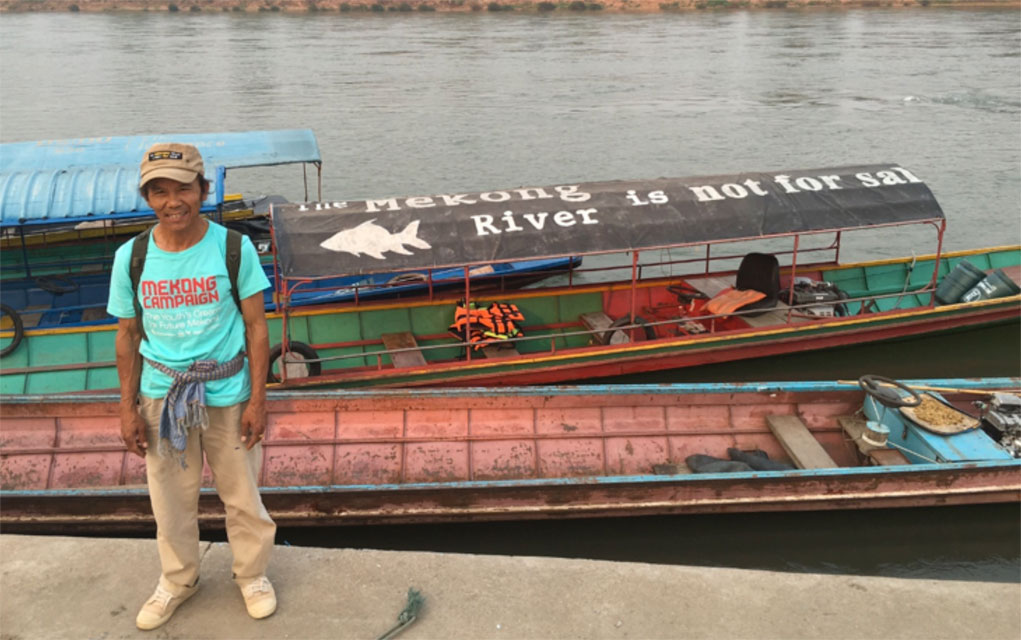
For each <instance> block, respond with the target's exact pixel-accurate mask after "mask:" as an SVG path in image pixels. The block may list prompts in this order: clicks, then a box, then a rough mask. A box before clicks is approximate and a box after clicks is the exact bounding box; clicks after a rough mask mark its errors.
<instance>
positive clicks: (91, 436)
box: [5, 416, 124, 448]
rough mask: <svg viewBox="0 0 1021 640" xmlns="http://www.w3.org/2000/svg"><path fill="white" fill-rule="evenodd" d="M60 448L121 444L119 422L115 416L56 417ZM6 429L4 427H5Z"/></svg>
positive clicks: (122, 441)
mask: <svg viewBox="0 0 1021 640" xmlns="http://www.w3.org/2000/svg"><path fill="white" fill-rule="evenodd" d="M57 428H58V429H59V431H60V446H61V447H62V448H74V447H98V446H103V445H122V444H123V443H124V440H122V439H121V423H120V420H119V419H118V418H117V417H116V416H96V417H93V416H90V417H63V418H57ZM5 430H6V429H5Z"/></svg>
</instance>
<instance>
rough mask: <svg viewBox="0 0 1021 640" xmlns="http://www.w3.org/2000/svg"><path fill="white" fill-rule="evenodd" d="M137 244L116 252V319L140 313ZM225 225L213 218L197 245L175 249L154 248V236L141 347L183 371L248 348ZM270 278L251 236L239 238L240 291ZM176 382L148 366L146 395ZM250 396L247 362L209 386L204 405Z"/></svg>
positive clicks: (112, 306)
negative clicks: (133, 267) (134, 264)
mask: <svg viewBox="0 0 1021 640" xmlns="http://www.w3.org/2000/svg"><path fill="white" fill-rule="evenodd" d="M131 243H132V241H131V240H129V241H128V242H126V243H124V244H123V245H121V246H120V247H119V248H118V249H117V253H116V255H115V256H114V260H113V273H112V274H111V277H110V300H109V302H108V303H107V306H106V310H107V312H108V313H109V314H110V315H112V316H115V317H117V318H133V317H135V307H134V303H133V300H132V299H133V294H132V291H131V275H130V263H131ZM226 243H227V229H226V228H225V227H223V226H221V225H218V224H216V223H214V222H210V223H209V226H208V228H207V229H206V234H205V235H204V236H203V237H202V240H200V241H199V242H198V243H197V244H195V245H194V246H192V247H189V248H188V249H185V250H184V251H179V252H176V253H171V252H168V251H163V250H162V249H160V248H159V247H157V246H156V242H155V241H154V240H153V237H152V234H149V249H148V252H147V254H146V257H145V267H144V268H143V269H142V277H141V278H140V280H139V285H138V301H139V303H140V304H141V305H142V324H143V326H144V328H145V334H146V339H144V340H142V346H141V349H140V351H141V352H142V355H143V356H145V357H146V358H149V359H151V360H154V361H156V362H159V363H162V364H164V365H166V366H168V367H171V368H173V369H178V370H180V371H184V370H185V369H187V368H188V367H189V366H191V365H192V364H193V363H194V362H196V361H198V360H216V361H217V362H225V361H227V360H230V359H231V358H233V357H234V356H236V355H237V354H238V352H240V351H242V350H243V349H244V348H245V324H244V320H243V318H242V317H241V311H240V310H239V309H238V307H237V305H236V304H234V298H233V296H232V295H231V290H230V277H229V276H228V275H227V264H226V253H227V246H226ZM268 286H269V279H267V278H266V274H265V272H264V271H263V269H262V265H261V264H260V263H259V255H258V253H257V252H256V250H255V247H254V246H253V245H252V241H251V240H250V239H249V238H248V237H247V236H243V237H242V240H241V268H240V270H239V272H238V293H239V296H240V299H241V300H244V299H245V298H247V297H249V296H252V295H255V294H257V293H260V292H261V291H262V290H264V289H265V288H267V287H268ZM172 382H173V380H172V379H171V378H170V376H168V375H166V374H164V373H160V372H159V371H156V370H155V369H153V368H152V367H151V366H149V365H148V363H144V361H143V365H142V384H141V390H140V391H141V393H142V395H144V396H147V397H150V398H162V397H164V396H166V395H167V390H168V389H170V385H171V383H172ZM251 393H252V387H251V379H250V374H249V370H248V361H247V359H246V360H245V365H244V367H243V368H242V370H241V371H240V372H239V373H237V374H236V375H234V376H231V377H230V378H224V379H223V380H211V381H209V382H207V383H206V404H207V405H209V406H211V407H226V406H230V405H232V404H237V403H239V402H243V401H245V400H247V399H248V398H249V397H250V396H251Z"/></svg>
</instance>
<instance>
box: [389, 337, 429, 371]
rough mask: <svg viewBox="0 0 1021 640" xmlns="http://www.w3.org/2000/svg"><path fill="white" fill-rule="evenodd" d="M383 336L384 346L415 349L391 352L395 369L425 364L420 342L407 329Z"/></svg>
mask: <svg viewBox="0 0 1021 640" xmlns="http://www.w3.org/2000/svg"><path fill="white" fill-rule="evenodd" d="M381 338H382V339H383V346H385V347H386V348H387V349H414V351H395V352H394V353H391V354H390V360H391V362H393V363H394V368H395V369H404V368H407V367H424V366H425V356H423V355H422V351H421V349H419V347H418V342H417V341H416V340H415V336H413V335H411V333H409V332H407V331H402V332H401V333H384V334H383V335H382V336H381Z"/></svg>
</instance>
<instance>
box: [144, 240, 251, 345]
mask: <svg viewBox="0 0 1021 640" xmlns="http://www.w3.org/2000/svg"><path fill="white" fill-rule="evenodd" d="M151 233H152V227H149V228H148V229H146V230H145V231H143V232H142V233H140V234H138V235H137V236H135V239H134V240H132V241H131V265H130V268H129V271H128V273H129V274H130V276H131V293H132V295H133V297H132V302H133V303H134V305H135V317H136V318H138V328H139V330H140V331H141V332H142V339H143V340H145V339H146V336H145V327H144V326H143V324H142V304H141V303H140V302H139V301H138V285H139V281H140V280H141V279H142V269H143V268H145V254H146V253H148V251H149V235H150V234H151ZM224 260H225V261H226V263H227V277H229V278H230V293H231V296H233V298H234V304H236V305H237V306H238V311H241V298H240V297H239V295H238V272H239V271H240V270H241V233H240V232H239V231H235V230H234V229H227V253H226V254H225V255H224Z"/></svg>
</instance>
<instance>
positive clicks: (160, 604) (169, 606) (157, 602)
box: [135, 582, 199, 631]
mask: <svg viewBox="0 0 1021 640" xmlns="http://www.w3.org/2000/svg"><path fill="white" fill-rule="evenodd" d="M198 590H199V585H198V583H197V582H196V583H195V585H194V586H191V587H187V588H186V589H185V590H184V592H182V593H181V595H177V596H175V595H174V594H172V593H170V592H169V591H167V590H166V589H164V588H163V585H161V584H157V585H156V591H154V592H153V594H152V596H150V598H149V599H148V600H147V601H146V603H145V604H144V605H142V609H141V610H140V611H139V612H138V616H137V617H136V618H135V626H137V627H138V628H139V629H141V630H143V631H149V630H151V629H155V628H156V627H159V626H160V625H162V624H163V623H164V622H166V621H167V620H169V619H170V616H172V615H174V611H177V607H179V606H181V603H182V602H184V601H185V600H187V599H188V598H190V597H192V596H193V595H195V592H196V591H198Z"/></svg>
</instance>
